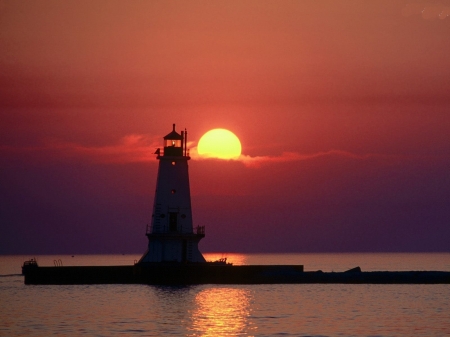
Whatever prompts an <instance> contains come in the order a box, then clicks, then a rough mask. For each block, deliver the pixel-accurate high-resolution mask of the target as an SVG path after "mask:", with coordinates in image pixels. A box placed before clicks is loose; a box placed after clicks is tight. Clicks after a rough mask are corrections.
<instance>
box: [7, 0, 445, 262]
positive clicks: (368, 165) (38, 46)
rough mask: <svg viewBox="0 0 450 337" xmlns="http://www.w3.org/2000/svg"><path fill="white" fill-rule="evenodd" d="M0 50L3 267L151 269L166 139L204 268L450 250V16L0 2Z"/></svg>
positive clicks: (316, 4)
mask: <svg viewBox="0 0 450 337" xmlns="http://www.w3.org/2000/svg"><path fill="white" fill-rule="evenodd" d="M0 50H1V52H0V254H100V253H136V254H138V253H144V251H145V249H146V246H147V238H146V237H145V229H146V224H147V223H149V222H150V221H151V212H152V206H153V198H154V192H155V186H156V174H157V168H158V160H157V159H156V155H154V154H153V153H154V151H155V149H156V148H158V147H162V144H163V139H162V137H164V136H165V135H166V134H168V133H169V132H170V131H171V130H172V124H173V123H176V125H177V130H179V131H181V130H183V129H184V128H187V130H188V141H189V147H190V149H191V153H192V157H193V158H192V159H191V160H190V162H189V172H190V183H191V197H192V207H193V220H194V226H197V225H198V226H205V227H206V237H205V238H204V239H203V240H202V241H201V242H200V245H199V248H200V250H201V251H204V252H244V253H250V252H267V253H273V252H305V253H308V252H311V253H316V252H434V251H446V252H448V251H450V245H449V239H448V238H449V237H450V174H449V167H450V141H449V138H450V137H449V134H450V95H449V92H450V1H449V0H441V1H440V2H437V1H433V0H429V1H427V2H423V1H411V0H406V1H400V0H386V1H383V0H379V1H359V0H355V1H352V0H345V1H343V0H333V1H325V0H314V1H313V0H304V1H289V0H286V1H264V0H263V1H260V0H258V1H252V0H248V1H197V0H193V1H170V0H166V1H158V0H155V1H138V0H135V1H114V0H108V1H106V0H96V1H83V0H82V1H80V0H76V1H74V0H67V1H59V0H35V1H32V2H30V1H22V0H1V1H0ZM214 128H225V129H228V130H230V131H232V132H233V133H235V134H236V135H237V136H238V138H239V139H240V141H241V144H242V156H241V157H240V159H239V160H230V161H224V160H218V159H208V160H205V159H201V158H198V157H196V156H195V152H196V146H197V142H198V141H199V139H200V137H201V136H202V135H203V134H204V133H206V132H207V131H208V130H211V129H214Z"/></svg>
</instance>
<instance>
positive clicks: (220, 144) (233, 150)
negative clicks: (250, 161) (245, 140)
mask: <svg viewBox="0 0 450 337" xmlns="http://www.w3.org/2000/svg"><path fill="white" fill-rule="evenodd" d="M241 149H242V147H241V142H240V141H239V138H238V137H237V136H236V135H235V134H234V133H233V132H231V131H228V130H226V129H213V130H210V131H208V132H207V133H205V134H204V135H203V136H202V138H200V140H199V142H198V147H197V151H198V154H199V155H200V156H201V157H207V158H220V159H236V158H238V157H239V156H240V155H241Z"/></svg>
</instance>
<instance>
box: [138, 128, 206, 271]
mask: <svg viewBox="0 0 450 337" xmlns="http://www.w3.org/2000/svg"><path fill="white" fill-rule="evenodd" d="M155 154H157V159H158V160H159V166H158V177H157V181H156V191H155V199H154V202H153V214H152V220H151V224H150V226H147V230H146V236H147V238H148V249H147V251H146V252H145V254H144V255H143V256H142V258H141V260H140V261H139V262H144V263H145V262H180V263H189V262H206V261H205V258H204V257H203V255H202V254H201V253H200V251H199V249H198V243H199V241H200V240H201V239H202V238H204V237H205V227H204V226H202V227H200V226H197V227H195V228H194V226H193V223H192V208H191V193H190V187H189V172H188V160H189V159H191V158H190V157H189V152H188V150H187V131H186V129H185V130H184V131H181V134H179V133H178V132H176V131H175V124H173V130H172V132H170V133H169V134H168V135H166V136H165V137H164V149H163V152H162V153H161V151H160V149H158V150H157V151H156V153H155Z"/></svg>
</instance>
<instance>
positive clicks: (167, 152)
mask: <svg viewBox="0 0 450 337" xmlns="http://www.w3.org/2000/svg"><path fill="white" fill-rule="evenodd" d="M183 143H184V132H183V131H181V135H180V134H179V133H177V132H176V131H175V124H173V130H172V132H171V133H169V134H168V135H167V136H165V137H164V156H170V157H172V156H183V147H184V144H183Z"/></svg>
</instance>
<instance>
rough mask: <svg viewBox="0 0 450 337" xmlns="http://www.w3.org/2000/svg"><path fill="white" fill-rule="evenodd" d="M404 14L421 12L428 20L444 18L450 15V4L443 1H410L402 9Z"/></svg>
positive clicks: (409, 14)
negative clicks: (444, 3) (442, 2)
mask: <svg viewBox="0 0 450 337" xmlns="http://www.w3.org/2000/svg"><path fill="white" fill-rule="evenodd" d="M402 14H403V16H411V15H417V14H421V15H422V17H423V18H424V19H426V20H429V19H436V18H439V19H441V20H444V19H445V18H446V17H447V16H450V6H447V5H443V4H441V3H426V2H419V3H409V4H407V5H406V6H405V7H403V9H402Z"/></svg>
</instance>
